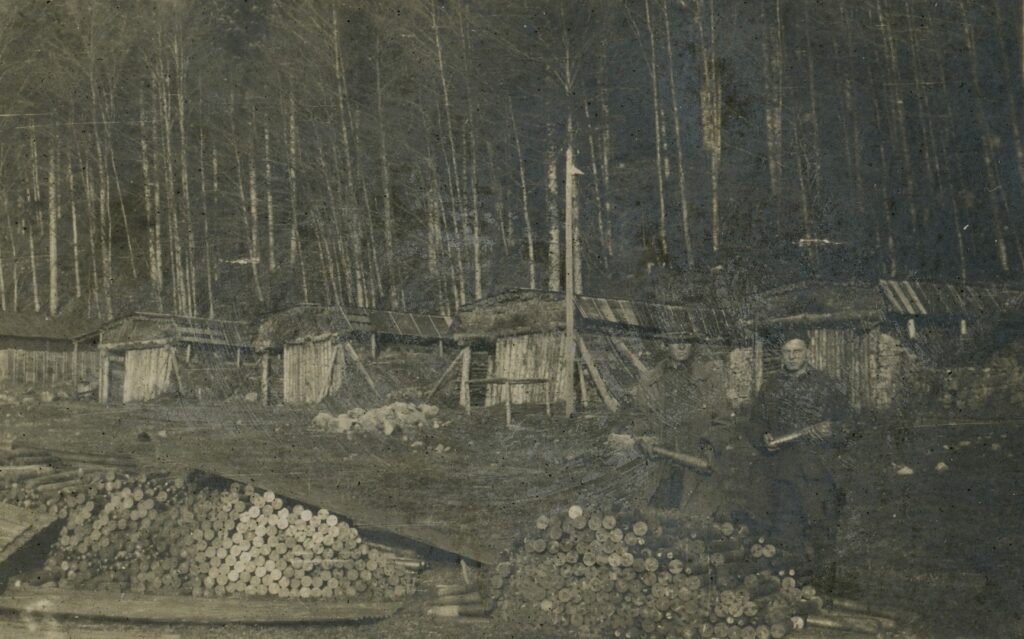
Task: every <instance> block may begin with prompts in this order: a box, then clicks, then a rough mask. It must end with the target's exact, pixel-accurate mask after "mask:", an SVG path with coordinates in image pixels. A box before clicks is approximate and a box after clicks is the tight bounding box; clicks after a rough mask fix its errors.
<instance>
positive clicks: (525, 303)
mask: <svg viewBox="0 0 1024 639" xmlns="http://www.w3.org/2000/svg"><path fill="white" fill-rule="evenodd" d="M564 300H565V298H564V296H563V294H562V293H558V292H552V291H528V290H514V291H508V292H506V293H502V294H500V295H495V296H493V297H489V298H486V299H483V300H480V301H478V302H474V303H472V304H467V305H466V306H463V307H462V309H460V310H459V313H458V315H457V316H456V319H455V323H454V325H453V328H452V332H453V333H454V334H455V336H456V337H457V338H459V339H493V338H496V337H504V336H509V335H519V334H526V333H540V332H550V331H559V330H564V328H565V306H564ZM576 317H577V321H578V323H579V328H580V330H584V331H587V330H593V331H611V332H628V333H641V334H644V335H651V336H657V335H664V334H666V333H676V334H684V335H690V336H693V337H695V338H698V339H703V340H725V339H730V338H732V337H735V336H737V335H738V334H739V323H738V321H737V319H736V318H735V317H734V316H733V315H732V314H731V313H729V312H728V311H726V310H724V309H720V308H714V307H712V306H709V305H702V304H663V303H657V302H647V301H639V300H621V299H612V298H604V297H593V296H587V295H581V296H578V297H577V298H576Z"/></svg>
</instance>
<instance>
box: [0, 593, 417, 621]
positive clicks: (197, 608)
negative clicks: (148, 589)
mask: <svg viewBox="0 0 1024 639" xmlns="http://www.w3.org/2000/svg"><path fill="white" fill-rule="evenodd" d="M400 607H401V604H399V603H345V602H335V601H325V600H319V601H316V602H308V603H307V602H306V601H296V600H294V599H273V598H264V597H260V598H251V599H244V598H240V597H231V598H212V597H211V598H202V597H191V596H177V595H141V594H135V593H110V592H93V591H84V590H66V589H57V588H49V587H45V588H35V587H22V588H20V589H13V590H9V591H7V592H5V593H4V594H3V595H2V596H0V610H6V611H9V612H16V613H20V614H25V615H44V616H53V617H82V618H92V619H112V620H114V619H116V620H118V621H120V622H122V623H123V622H145V623H186V624H225V623H239V624H254V625H257V624H258V625H270V624H296V623H303V624H305V623H334V622H344V621H362V620H369V619H384V618H386V617H390V616H391V615H393V614H395V612H397V611H398V609H399V608H400Z"/></svg>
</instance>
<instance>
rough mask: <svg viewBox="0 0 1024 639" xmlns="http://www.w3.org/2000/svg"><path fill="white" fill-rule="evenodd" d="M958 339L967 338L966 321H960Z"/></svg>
mask: <svg viewBox="0 0 1024 639" xmlns="http://www.w3.org/2000/svg"><path fill="white" fill-rule="evenodd" d="M960 337H967V320H965V319H962V320H960Z"/></svg>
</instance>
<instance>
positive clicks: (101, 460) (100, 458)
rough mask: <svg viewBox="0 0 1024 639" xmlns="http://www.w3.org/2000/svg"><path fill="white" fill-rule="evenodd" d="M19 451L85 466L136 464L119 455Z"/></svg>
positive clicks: (129, 465) (64, 451) (62, 451)
mask: <svg viewBox="0 0 1024 639" xmlns="http://www.w3.org/2000/svg"><path fill="white" fill-rule="evenodd" d="M19 450H34V451H36V452H38V453H40V454H46V455H49V456H50V457H55V458H57V459H60V460H62V461H65V462H79V463H83V464H101V465H105V466H121V467H133V466H135V465H136V462H135V460H134V459H132V458H131V457H121V456H119V455H103V454H99V453H83V452H78V451H71V450H43V449H41V448H36V449H33V448H23V449H19Z"/></svg>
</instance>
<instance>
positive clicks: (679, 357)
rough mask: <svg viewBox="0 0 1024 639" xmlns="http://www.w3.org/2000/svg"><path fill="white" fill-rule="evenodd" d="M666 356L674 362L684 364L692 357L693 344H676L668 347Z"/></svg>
mask: <svg viewBox="0 0 1024 639" xmlns="http://www.w3.org/2000/svg"><path fill="white" fill-rule="evenodd" d="M668 354H669V356H670V357H671V358H672V359H673V360H674V361H676V362H685V361H686V360H688V359H690V355H693V344H691V343H689V342H677V343H674V344H669V345H668Z"/></svg>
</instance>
